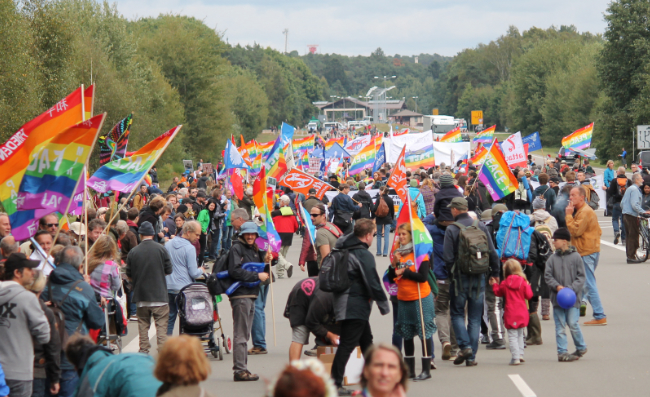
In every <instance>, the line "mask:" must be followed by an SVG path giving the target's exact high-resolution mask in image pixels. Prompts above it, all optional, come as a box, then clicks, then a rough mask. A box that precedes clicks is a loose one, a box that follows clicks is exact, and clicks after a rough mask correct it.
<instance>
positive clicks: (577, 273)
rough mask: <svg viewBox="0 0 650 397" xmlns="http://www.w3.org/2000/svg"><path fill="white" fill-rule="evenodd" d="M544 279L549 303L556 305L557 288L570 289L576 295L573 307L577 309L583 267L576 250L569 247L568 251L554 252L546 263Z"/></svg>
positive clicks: (580, 296)
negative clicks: (548, 291)
mask: <svg viewBox="0 0 650 397" xmlns="http://www.w3.org/2000/svg"><path fill="white" fill-rule="evenodd" d="M544 279H545V280H546V284H547V285H548V288H549V290H550V291H551V302H553V306H558V304H557V287H558V286H559V285H561V286H563V287H565V288H571V289H572V290H573V292H575V293H576V302H575V303H574V304H573V307H575V308H579V307H580V301H581V300H582V288H583V287H584V285H585V280H586V275H585V265H584V263H583V262H582V258H581V257H580V254H578V252H577V251H576V248H575V247H573V246H570V247H569V249H568V250H566V251H561V250H555V253H554V254H553V255H551V257H550V258H549V259H548V261H546V270H545V271H544Z"/></svg>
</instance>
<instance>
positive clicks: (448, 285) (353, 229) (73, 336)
mask: <svg viewBox="0 0 650 397" xmlns="http://www.w3.org/2000/svg"><path fill="white" fill-rule="evenodd" d="M635 166H636V165H633V175H632V177H631V178H628V177H627V176H626V173H625V171H626V170H625V168H620V169H619V170H618V171H617V174H616V175H614V172H613V162H609V163H608V164H607V169H606V171H605V173H604V186H602V189H603V190H605V191H606V197H607V206H608V213H609V214H611V215H612V223H613V225H614V231H615V233H616V237H615V241H614V243H615V244H618V242H619V239H622V241H623V242H625V244H626V250H627V260H628V262H636V261H638V259H637V257H636V252H637V249H638V247H639V230H638V217H639V216H640V215H641V214H642V213H646V212H650V207H648V205H650V175H649V174H648V172H647V171H646V170H643V171H641V170H639V169H638V167H637V170H636V171H635V170H634V167H635ZM512 171H513V173H514V175H515V176H516V177H517V180H518V181H519V188H518V189H517V190H516V191H515V192H513V193H511V194H510V195H508V196H506V197H504V198H503V199H501V200H498V201H496V202H493V200H492V198H491V196H490V195H489V193H488V191H487V189H486V187H485V186H484V185H483V183H482V182H481V181H480V180H478V178H477V176H478V173H479V170H478V169H477V167H475V166H474V165H473V164H472V162H471V161H470V162H468V163H467V164H465V163H462V162H458V163H457V164H455V165H452V166H446V165H445V164H441V165H439V166H436V167H433V168H431V169H429V170H425V169H420V170H417V171H408V172H407V173H406V178H407V181H406V182H407V185H408V194H409V196H410V198H411V200H410V203H411V206H412V212H413V213H414V214H417V215H418V217H419V218H420V219H422V221H423V222H424V225H425V227H426V229H427V231H428V232H429V234H430V236H431V238H432V241H433V244H432V247H431V251H430V255H427V256H426V258H425V259H424V260H423V261H422V262H421V263H420V264H419V266H416V261H415V257H414V241H413V238H414V237H413V231H412V230H411V226H410V224H408V223H405V224H400V225H397V215H398V214H399V213H400V210H401V208H402V206H403V203H401V201H400V202H397V200H398V196H397V195H396V194H395V193H394V191H393V190H392V189H391V188H390V187H389V186H388V178H389V176H390V174H391V172H392V169H391V166H390V164H385V165H384V166H382V168H381V169H380V170H378V171H377V172H375V173H372V175H370V173H365V172H362V173H361V174H358V175H356V176H355V177H353V178H347V179H342V178H340V177H338V176H337V175H335V174H331V175H329V180H330V184H331V185H332V186H333V187H334V188H335V189H334V190H335V196H334V197H333V198H332V199H331V201H330V200H329V199H328V197H327V196H323V197H322V198H319V197H318V196H317V195H316V194H317V191H316V190H315V189H311V190H310V191H309V192H308V194H307V195H306V196H305V195H303V194H300V193H296V192H293V191H291V189H289V188H285V187H281V188H278V190H276V191H275V192H274V195H273V197H274V199H273V203H272V207H273V209H272V212H271V216H272V219H273V223H274V224H275V228H276V229H277V231H278V233H279V235H280V238H281V249H280V252H271V251H270V250H267V249H266V248H265V247H264V246H262V245H261V244H260V238H262V239H263V238H264V237H265V232H264V231H263V229H262V228H260V226H261V224H262V222H263V221H262V217H261V216H260V209H258V208H256V206H255V203H254V200H253V189H252V187H245V188H244V189H243V192H242V197H241V198H238V197H237V195H236V194H233V191H232V189H231V188H229V186H228V184H227V183H226V182H225V181H224V180H223V179H217V180H215V178H214V174H207V173H202V172H199V173H198V174H196V177H194V176H193V175H191V174H187V173H186V174H183V175H182V176H181V177H176V178H174V180H173V181H172V183H171V185H170V186H169V188H168V189H167V192H166V193H164V192H163V191H162V190H161V189H160V187H159V186H158V185H157V184H155V183H154V184H152V185H151V186H147V185H143V186H142V187H141V188H139V189H138V191H137V193H136V194H134V195H133V197H126V196H123V195H120V196H118V197H113V198H111V197H100V198H96V199H94V200H93V202H95V203H98V204H102V203H108V204H109V205H106V206H105V207H98V208H94V207H92V206H89V208H88V209H87V214H86V216H83V217H80V218H79V219H78V220H77V222H73V223H71V224H70V225H69V227H68V228H67V229H66V230H62V229H61V228H60V222H59V219H58V217H56V216H55V215H48V216H45V217H43V218H42V219H41V220H40V222H39V230H38V232H37V233H36V234H35V236H34V238H33V241H32V240H28V241H25V242H19V241H15V239H14V238H13V236H12V235H11V224H10V221H9V217H8V216H7V215H6V214H0V238H1V239H2V240H1V241H0V254H1V255H2V260H1V262H0V277H1V279H2V283H0V310H1V311H0V318H1V320H0V336H1V337H2V338H3V341H5V343H2V344H0V364H2V369H3V371H4V378H5V381H6V386H7V387H8V389H4V390H8V391H7V392H6V393H4V394H3V391H2V390H3V389H1V388H0V395H11V396H51V395H59V396H72V395H93V393H94V395H107V396H108V395H134V396H135V395H136V394H137V395H164V396H177V395H178V396H180V395H183V396H186V395H196V396H199V395H202V396H205V395H210V393H209V391H206V390H203V389H202V388H201V386H200V385H199V383H200V382H202V381H204V380H205V379H206V378H207V377H208V374H209V371H210V366H209V364H208V363H207V359H206V358H205V354H204V352H203V347H202V346H201V343H200V342H199V340H198V339H197V338H195V337H191V336H188V335H181V336H179V337H172V335H173V333H174V329H175V326H176V323H177V318H178V316H179V309H178V307H177V300H178V296H179V293H180V291H181V290H182V289H183V288H184V287H186V286H188V285H190V284H192V283H194V282H195V281H196V280H197V279H201V278H205V279H207V278H209V277H210V276H209V275H208V274H206V273H207V272H208V271H209V270H208V269H209V268H210V265H211V264H212V266H213V271H216V270H219V271H227V273H228V276H229V283H231V284H232V283H235V282H239V283H240V284H241V285H239V287H238V288H237V289H236V290H235V291H234V292H232V293H230V294H229V296H228V298H229V303H230V306H231V309H232V317H233V319H232V330H233V347H232V350H233V379H234V380H235V381H256V380H258V379H259V376H258V375H256V374H254V373H252V372H251V371H250V370H249V368H248V355H257V354H266V353H267V352H268V351H267V346H266V329H265V324H266V320H265V307H266V298H267V295H268V292H269V284H270V282H272V281H274V280H275V278H274V277H275V276H277V278H278V279H281V278H285V277H286V278H291V277H292V276H293V275H294V274H295V273H294V268H293V265H292V264H291V262H290V261H289V260H288V258H287V257H288V256H289V249H290V247H291V246H293V245H294V244H296V245H297V243H296V241H297V239H298V238H301V240H300V246H299V247H300V254H299V256H298V262H297V265H298V267H299V269H300V270H301V271H302V272H306V275H307V276H308V277H307V278H303V279H301V280H299V281H298V282H297V283H296V284H295V286H294V288H293V289H292V291H291V293H290V294H289V296H288V298H287V302H286V307H285V311H284V316H285V317H286V318H287V319H288V321H289V324H290V326H291V329H292V335H291V346H290V349H289V358H290V360H291V364H290V365H289V366H287V367H286V368H285V369H284V370H283V371H282V373H281V374H280V376H279V377H278V379H277V381H276V382H275V384H274V385H273V393H274V394H273V395H277V396H289V395H291V396H294V395H296V396H297V395H305V396H306V395H326V394H327V390H328V388H335V389H336V392H337V393H338V394H339V395H350V394H352V390H351V389H348V388H345V387H344V370H345V367H346V363H347V362H348V360H349V357H350V355H351V354H352V352H353V351H354V350H355V349H356V347H357V346H359V347H360V349H361V351H362V352H363V353H364V355H365V364H364V369H363V373H362V378H361V385H362V388H363V393H366V395H372V396H388V395H393V394H391V393H394V392H395V390H399V391H400V393H402V394H404V393H406V390H407V382H408V380H409V379H411V380H413V381H426V380H427V379H430V378H431V377H432V375H431V371H432V370H435V369H436V368H437V367H436V362H435V359H436V355H435V352H434V343H433V338H434V334H436V333H437V334H438V339H439V341H440V344H441V346H442V351H441V353H440V359H442V360H451V361H453V363H454V364H455V365H462V364H465V365H466V366H468V367H472V366H476V365H477V355H478V353H479V346H480V345H481V344H484V345H486V347H487V348H488V349H495V350H502V349H506V345H508V346H509V349H510V353H511V360H510V364H511V365H521V364H522V363H523V362H525V360H524V346H526V345H528V346H533V345H539V344H541V343H542V332H541V331H542V330H541V322H540V321H544V320H550V318H551V315H552V316H553V319H554V321H555V324H556V327H555V329H556V335H555V338H556V342H557V357H558V360H559V361H561V362H568V361H575V360H578V359H580V358H582V357H583V356H584V355H585V354H586V353H587V344H586V342H585V341H584V338H583V336H582V333H581V331H580V324H579V318H580V317H581V316H585V315H586V309H587V306H588V305H590V306H591V307H592V310H593V317H594V318H593V320H590V321H585V322H583V324H582V325H585V326H594V325H600V326H602V325H607V316H606V314H605V310H604V308H603V303H602V301H601V299H600V295H599V292H598V286H597V282H596V275H595V273H596V269H597V267H598V262H599V256H600V236H601V229H600V226H599V223H598V219H597V216H596V213H595V212H594V210H595V209H597V208H598V207H599V203H598V199H597V197H598V195H597V193H596V190H595V189H596V187H594V186H592V184H591V183H590V182H589V181H590V179H589V178H590V177H591V176H593V175H594V174H595V172H594V169H593V168H592V167H591V166H590V165H589V162H588V161H584V162H583V163H576V164H575V165H574V166H573V167H566V164H563V162H562V161H560V160H559V159H556V160H552V161H548V162H546V163H545V164H543V165H536V164H535V163H534V161H532V158H531V159H530V160H529V165H528V167H525V168H520V167H517V168H515V169H513V170H512ZM533 184H538V187H537V188H533ZM598 188H600V187H598ZM646 197H649V198H648V199H647V201H646ZM396 204H397V205H396ZM300 206H302V207H304V209H305V211H306V213H307V214H309V217H310V219H311V223H312V224H313V225H314V226H315V230H316V232H315V236H308V235H307V234H308V233H309V231H308V230H307V228H305V226H304V225H305V220H302V219H301V212H300V211H299V207H300ZM391 233H394V234H395V235H396V236H397V237H396V243H395V246H394V247H391V246H390V245H391V242H390V241H391V239H390V234H391ZM513 233H517V235H518V236H520V237H518V238H517V239H518V240H520V242H521V244H514V245H516V247H514V248H513V243H512V240H511V239H510V237H509V236H510V235H511V234H513ZM297 236H302V237H297ZM375 238H376V252H375V255H373V253H372V252H371V251H370V247H371V246H372V244H373V241H374V240H375ZM312 241H313V243H312ZM340 252H345V253H346V256H345V258H346V260H347V263H346V266H347V277H348V279H349V280H348V282H349V285H348V287H347V288H345V289H344V290H342V291H335V292H328V291H325V290H323V289H321V288H320V287H319V284H320V280H319V274H320V269H321V267H322V266H324V264H325V263H326V262H327V261H328V260H331V259H330V258H331V257H333V255H334V254H335V253H340ZM389 255H390V256H391V258H390V261H389V262H390V264H389V266H388V267H387V268H380V267H378V266H377V262H376V261H375V258H379V257H388V256H389ZM258 262H259V263H263V264H265V267H264V269H263V270H262V271H254V270H250V269H249V268H246V267H245V266H243V265H244V264H246V263H258ZM218 266H220V267H219V269H217V267H218ZM564 288H570V289H571V290H572V291H573V292H574V293H575V295H576V300H575V303H574V304H573V305H572V306H571V307H562V306H561V305H560V304H559V303H558V298H557V296H558V293H559V291H561V290H562V289H564ZM121 298H124V299H126V300H127V302H126V305H125V312H124V313H121V310H122V308H121V305H119V304H117V301H118V300H119V299H121ZM373 302H376V303H377V306H378V307H379V310H380V313H381V314H382V315H387V314H388V313H390V310H391V308H392V312H393V313H392V320H393V321H392V329H393V333H392V341H391V342H392V343H391V345H390V346H387V345H383V344H377V343H376V341H374V339H373V333H372V330H371V326H370V321H369V320H370V313H371V309H372V306H373ZM107 307H111V308H114V310H116V311H117V312H118V316H122V317H123V318H125V319H128V320H129V321H133V322H136V321H137V324H138V332H139V351H140V353H145V354H140V355H137V354H131V353H122V354H120V355H115V354H114V351H113V349H112V346H111V344H110V343H98V342H100V341H101V340H102V339H101V332H102V331H101V330H102V329H105V328H106V324H105V318H106V317H105V314H104V309H105V308H107ZM551 307H552V308H553V310H552V313H551ZM538 311H539V315H538ZM152 321H153V323H154V325H155V328H156V339H157V349H158V353H159V357H158V360H157V361H154V360H153V359H152V358H150V357H149V356H148V355H147V354H148V353H149V352H150V349H151V345H150V341H149V328H150V326H151V323H152ZM567 326H568V327H569V330H570V333H571V336H572V338H573V341H574V344H575V348H576V350H575V351H574V352H573V353H569V350H568V346H567V338H566V331H565V329H566V327H567ZM111 327H116V328H117V332H120V329H119V328H120V327H122V328H125V327H126V323H124V322H120V321H117V323H116V324H113V325H111ZM310 334H313V335H314V337H315V346H313V347H311V348H308V349H307V350H306V351H305V354H306V355H308V356H315V355H316V354H317V347H318V346H326V345H329V346H331V345H333V346H336V347H337V349H336V353H335V357H334V360H333V363H332V369H331V374H329V375H327V374H326V375H323V376H321V374H320V372H322V370H319V369H318V368H316V367H318V365H319V364H315V363H314V362H313V361H309V359H308V360H307V361H300V358H301V356H302V351H303V348H304V347H305V346H310V344H309V336H310ZM415 338H420V341H421V352H422V354H421V365H419V366H418V365H416V354H415ZM506 339H507V340H508V343H507V344H506ZM249 343H251V344H252V347H251V348H249ZM402 352H403V355H402ZM114 363H115V364H114ZM172 363H173V365H172ZM416 366H417V367H419V368H420V370H421V372H420V373H419V374H417V372H416ZM120 368H130V369H132V370H131V371H128V372H129V374H128V376H125V375H124V374H123V372H119V369H120ZM106 373H107V374H108V376H107V375H106ZM113 375H114V376H113ZM135 379H139V380H140V381H139V382H136V381H135ZM306 379H307V380H306ZM308 379H311V381H308ZM109 380H110V381H109ZM120 384H123V385H128V387H126V388H125V389H124V390H126V391H122V392H120V393H118V394H116V393H117V392H116V391H115V390H116V387H118V385H120ZM295 387H302V388H304V389H300V390H304V391H303V394H295V393H293V394H292V393H289V391H287V390H288V389H291V388H295ZM75 393H76V394H75ZM143 393H144V394H143Z"/></svg>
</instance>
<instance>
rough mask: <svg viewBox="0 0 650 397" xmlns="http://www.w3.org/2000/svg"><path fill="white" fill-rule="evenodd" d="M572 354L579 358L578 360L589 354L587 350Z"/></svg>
mask: <svg viewBox="0 0 650 397" xmlns="http://www.w3.org/2000/svg"><path fill="white" fill-rule="evenodd" d="M571 354H572V355H574V356H576V357H578V358H581V357H582V356H584V355H585V354H587V349H584V350H576V351H574V352H573V353H571Z"/></svg>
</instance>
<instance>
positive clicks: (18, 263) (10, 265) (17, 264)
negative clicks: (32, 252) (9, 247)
mask: <svg viewBox="0 0 650 397" xmlns="http://www.w3.org/2000/svg"><path fill="white" fill-rule="evenodd" d="M40 264H41V261H33V260H31V259H27V257H26V256H25V254H23V253H21V252H15V253H13V254H11V255H9V258H7V260H6V262H5V272H8V273H9V274H13V273H14V270H20V269H22V268H25V267H29V268H32V269H35V268H37V267H38V266H39V265H40Z"/></svg>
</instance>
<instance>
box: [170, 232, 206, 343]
mask: <svg viewBox="0 0 650 397" xmlns="http://www.w3.org/2000/svg"><path fill="white" fill-rule="evenodd" d="M200 236H201V224H200V223H199V222H197V221H188V222H185V224H184V225H183V228H182V229H181V233H180V234H179V235H177V236H176V237H174V238H173V239H172V240H171V241H169V242H168V243H167V244H165V248H166V249H167V252H168V253H169V257H170V259H171V262H172V269H173V270H172V273H171V274H170V275H167V276H166V277H165V279H166V282H167V297H168V299H169V323H168V324H167V335H172V333H173V332H174V325H175V324H176V316H178V307H177V306H176V296H178V293H179V291H180V290H181V288H183V287H185V286H186V285H188V284H191V283H193V282H194V279H196V278H197V277H199V276H201V275H202V274H203V271H202V270H201V268H200V267H198V264H197V262H196V248H195V247H194V245H193V244H194V243H195V242H196V241H197V240H198V239H199V237H200Z"/></svg>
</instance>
